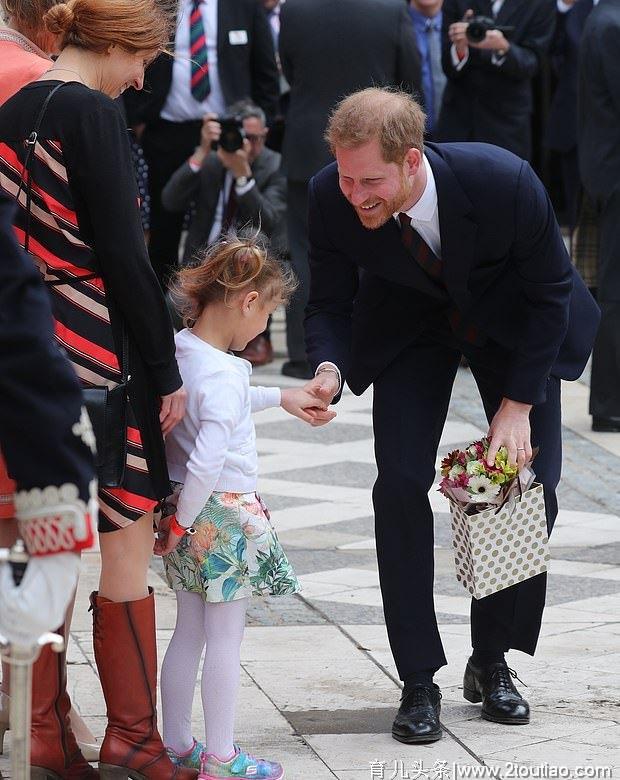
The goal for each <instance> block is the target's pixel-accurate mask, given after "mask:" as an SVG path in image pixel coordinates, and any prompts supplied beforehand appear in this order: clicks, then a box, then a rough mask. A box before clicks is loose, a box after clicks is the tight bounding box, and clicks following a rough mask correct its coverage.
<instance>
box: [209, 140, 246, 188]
mask: <svg viewBox="0 0 620 780" xmlns="http://www.w3.org/2000/svg"><path fill="white" fill-rule="evenodd" d="M250 148H251V146H250V142H249V141H248V139H247V138H245V139H244V140H243V147H242V148H241V149H237V151H236V152H225V151H224V149H222V147H221V146H220V148H219V149H218V150H217V156H218V157H219V159H220V162H221V163H222V165H223V166H224V168H226V169H227V170H229V171H230V172H231V173H232V175H233V177H234V178H235V179H238V178H239V176H247V177H248V178H249V177H250V176H251V175H252V169H251V168H250V161H249V158H248V154H249V152H250Z"/></svg>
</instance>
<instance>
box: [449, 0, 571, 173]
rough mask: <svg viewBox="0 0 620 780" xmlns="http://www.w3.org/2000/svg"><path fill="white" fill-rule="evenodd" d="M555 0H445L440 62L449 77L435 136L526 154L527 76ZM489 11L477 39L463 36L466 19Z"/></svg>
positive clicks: (549, 29)
mask: <svg viewBox="0 0 620 780" xmlns="http://www.w3.org/2000/svg"><path fill="white" fill-rule="evenodd" d="M555 3H556V0H495V1H494V2H491V0H475V1H474V2H472V1H471V0H445V2H444V6H443V32H444V42H443V67H444V71H445V73H446V76H447V77H448V84H447V85H446V89H445V92H444V98H443V105H442V110H441V114H440V116H439V122H438V125H437V131H436V133H435V135H434V138H435V140H438V141H484V142H486V143H491V144H497V145H498V146H502V147H504V149H509V150H510V151H511V152H514V153H515V154H518V155H519V156H520V157H523V158H524V159H526V160H527V159H529V157H530V154H531V128H530V123H531V114H532V107H533V98H532V78H533V77H534V76H535V74H536V72H537V71H538V68H539V65H540V57H541V56H542V55H543V54H544V53H545V52H546V51H547V49H548V47H549V45H550V43H551V39H552V37H553V30H554V27H555ZM472 15H476V16H477V15H482V16H486V17H491V18H493V19H494V20H495V22H496V23H497V24H498V25H500V26H502V27H503V26H509V27H512V28H514V29H513V31H512V32H510V33H508V32H506V34H504V33H502V32H500V31H499V30H490V31H489V32H487V34H486V37H485V38H484V39H483V40H482V41H481V42H480V43H472V42H471V41H469V40H468V38H467V32H466V31H467V26H468V21H467V19H468V18H470V17H471V16H472Z"/></svg>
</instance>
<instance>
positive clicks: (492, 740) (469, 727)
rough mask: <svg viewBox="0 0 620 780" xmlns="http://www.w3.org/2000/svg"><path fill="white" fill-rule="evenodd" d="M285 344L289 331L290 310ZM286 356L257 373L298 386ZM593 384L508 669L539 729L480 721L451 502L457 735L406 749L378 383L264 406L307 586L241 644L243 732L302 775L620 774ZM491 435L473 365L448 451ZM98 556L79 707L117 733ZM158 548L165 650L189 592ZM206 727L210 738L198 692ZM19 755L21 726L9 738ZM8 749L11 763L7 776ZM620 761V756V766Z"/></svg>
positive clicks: (605, 505) (610, 556) (268, 443)
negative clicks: (391, 627)
mask: <svg viewBox="0 0 620 780" xmlns="http://www.w3.org/2000/svg"><path fill="white" fill-rule="evenodd" d="M275 330H276V333H275V339H276V343H277V344H278V345H281V343H282V333H281V331H282V323H281V321H278V322H276V325H275ZM280 365H281V360H279V361H277V362H276V363H274V364H272V365H271V366H268V367H266V368H264V369H260V370H258V371H256V372H255V381H257V382H260V383H262V384H294V380H288V381H287V380H286V379H284V378H282V377H281V376H280V375H279V367H280ZM587 392H588V389H587V385H586V383H585V380H583V381H582V382H577V383H572V384H570V385H565V387H564V401H563V411H564V422H565V430H564V464H565V465H564V476H563V480H562V483H561V486H560V490H559V494H560V504H561V511H560V516H559V518H558V521H557V524H556V528H555V531H554V534H553V536H552V542H551V549H552V555H553V560H552V565H551V575H550V581H549V591H548V606H547V609H546V612H545V620H544V625H543V631H542V638H541V641H540V644H539V649H538V651H537V653H536V656H535V657H534V658H530V657H529V656H526V655H524V654H522V653H519V652H514V651H513V652H512V653H511V654H510V655H509V664H510V666H512V667H513V668H515V669H516V670H517V671H518V673H519V677H520V678H521V679H522V680H523V681H524V683H525V684H527V686H528V687H527V688H525V687H523V686H521V688H522V690H523V692H524V694H525V695H526V697H527V698H528V699H529V700H530V703H531V704H532V708H533V715H532V720H531V723H530V724H529V725H527V726H520V727H512V728H510V727H506V726H500V725H497V724H492V723H488V722H486V721H483V720H481V719H480V717H479V706H477V705H471V704H468V703H467V702H465V700H464V699H463V698H462V690H461V680H462V673H463V668H464V664H465V662H466V659H467V656H468V652H469V625H468V613H469V597H468V596H467V594H466V592H465V590H464V589H463V588H462V586H461V585H460V584H459V583H458V582H457V581H456V579H455V576H454V564H453V558H452V551H451V537H450V522H449V515H448V513H447V511H446V510H447V507H446V503H445V500H444V499H443V498H442V497H441V496H440V495H439V494H437V492H436V491H432V492H431V494H430V497H431V502H432V505H433V508H434V510H435V513H436V515H435V516H436V538H435V546H436V547H435V560H436V578H435V593H436V598H435V600H436V609H437V612H438V616H439V622H440V630H441V634H442V637H443V640H444V645H445V649H446V653H447V656H448V661H449V663H448V665H447V666H446V667H444V668H443V669H442V670H441V671H440V672H439V673H438V675H437V681H438V683H439V684H440V685H441V687H442V691H443V709H442V721H443V725H444V729H445V733H444V738H443V739H442V740H441V741H440V742H438V743H435V744H434V745H432V746H416V747H413V746H405V745H402V744H400V743H398V742H395V741H394V740H393V739H392V738H391V736H390V725H391V720H392V718H393V715H394V712H395V707H396V704H397V701H398V697H399V687H398V681H397V677H396V672H395V668H394V664H393V661H392V658H391V655H390V652H389V649H388V644H387V637H386V633H385V628H384V625H383V620H382V610H381V600H380V593H379V588H378V577H377V567H376V559H375V550H374V539H373V519H372V511H371V499H370V489H371V486H372V483H373V480H374V475H375V466H374V460H373V449H372V428H371V416H370V409H371V404H372V397H371V393H370V392H368V393H366V394H365V395H364V396H362V397H360V398H357V397H355V396H353V395H351V394H350V393H348V392H345V394H344V396H343V399H342V402H341V403H340V404H339V405H338V407H337V411H338V417H337V418H336V420H335V421H334V422H333V423H331V424H330V425H329V426H327V427H326V428H323V429H321V430H313V429H311V428H308V427H305V426H304V425H303V424H302V423H300V422H299V421H296V420H293V419H292V418H288V417H287V416H286V415H285V414H284V412H282V411H281V410H269V411H266V412H263V413H261V414H259V415H257V417H256V427H257V433H258V440H259V449H260V455H261V461H260V467H261V480H260V486H261V492H262V493H263V496H264V498H265V499H266V501H267V503H268V504H269V505H270V507H271V509H272V510H273V520H274V523H275V525H276V527H277V529H278V533H279V535H280V539H281V541H282V542H283V543H284V545H285V547H286V549H287V551H288V554H289V557H290V559H291V561H292V562H293V563H294V565H295V567H296V570H297V573H298V575H299V576H300V579H301V581H302V583H303V587H304V590H303V593H302V594H301V595H300V596H297V597H292V598H287V599H279V600H278V599H267V600H265V601H263V602H256V603H254V604H253V605H252V607H251V610H250V617H249V626H248V629H247V633H246V638H245V641H244V645H243V651H242V665H243V670H242V685H241V693H240V706H239V713H238V735H237V738H238V740H239V742H240V743H241V744H243V745H245V746H247V747H248V748H251V749H252V750H253V751H255V752H256V753H257V754H260V755H265V756H267V757H273V758H277V759H278V760H280V761H282V763H283V764H284V766H285V769H286V778H287V780H327V778H341V779H342V780H372V778H380V779H381V780H401V779H404V778H411V779H413V778H416V780H417V779H418V778H427V780H435V779H436V780H453V779H454V780H456V778H459V777H463V778H465V777H487V776H489V777H493V776H495V777H497V776H500V775H501V776H502V777H507V778H510V777H549V778H553V777H560V778H563V777H569V776H571V777H576V778H579V777H603V778H606V777H612V776H614V770H615V776H616V777H618V776H619V770H620V749H619V744H620V726H619V721H620V709H619V707H618V690H619V683H620V621H619V612H618V607H619V606H620V477H619V472H620V435H615V434H608V435H595V434H592V433H591V432H590V431H589V430H588V425H589V417H587V414H586V411H587ZM484 432H485V422H484V418H483V415H482V410H481V406H480V403H479V400H478V396H477V393H476V391H475V388H474V384H473V381H472V378H471V375H470V374H469V373H468V371H467V370H463V369H462V370H460V371H459V375H458V378H457V382H456V386H455V389H454V395H453V399H452V403H451V407H450V414H449V419H448V423H447V425H446V428H445V431H444V434H443V436H442V441H441V453H444V452H445V451H447V449H448V448H454V447H457V446H460V445H464V444H466V443H468V442H469V441H471V440H472V439H473V438H475V437H478V436H480V435H482V434H483V433H484ZM86 558H87V565H86V571H85V573H84V575H83V577H82V581H81V585H80V592H79V597H78V608H77V609H76V616H75V618H74V624H73V631H72V643H71V648H70V661H71V665H70V669H69V678H70V684H71V690H72V695H73V697H74V700H75V702H76V704H77V706H78V707H79V709H80V711H81V712H82V713H83V715H84V716H85V717H86V719H87V721H88V722H89V724H90V725H91V727H92V728H93V729H94V731H95V733H96V734H98V735H101V734H102V733H103V730H104V727H105V717H104V715H105V706H104V702H103V699H102V697H101V693H100V690H99V686H98V680H97V678H96V674H95V671H94V664H93V653H92V641H91V638H90V631H89V628H90V626H89V617H88V615H87V614H86V606H85V605H86V596H87V593H88V591H89V590H90V589H91V588H93V587H95V586H96V582H97V569H98V555H97V553H91V554H89V555H88V556H86ZM160 574H161V565H160V561H158V560H156V559H154V560H153V565H152V572H151V582H152V584H153V586H154V587H155V588H156V591H157V598H158V607H157V608H158V637H159V645H160V651H163V650H164V648H165V646H166V643H167V641H168V638H169V636H170V633H171V629H172V628H173V626H174V599H173V597H172V595H171V594H170V593H169V592H168V591H167V589H166V586H165V585H164V583H163V581H162V579H161V576H160ZM194 720H195V723H194V728H195V733H196V736H197V737H199V738H200V736H201V733H202V728H201V713H200V705H199V696H198V695H197V696H196V698H195V703H194ZM7 746H8V749H9V750H10V738H9V735H7ZM6 753H7V751H5V756H4V757H0V768H1V769H2V770H3V771H4V773H5V774H4V776H5V777H6V776H8V774H7V772H6V769H7V764H8V761H7V757H6ZM606 768H609V769H606Z"/></svg>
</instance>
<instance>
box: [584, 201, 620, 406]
mask: <svg viewBox="0 0 620 780" xmlns="http://www.w3.org/2000/svg"><path fill="white" fill-rule="evenodd" d="M597 302H598V304H599V306H600V307H601V324H600V327H599V330H598V335H597V337H596V342H595V344H594V352H593V355H592V379H591V383H590V414H591V415H592V416H594V417H604V418H608V419H614V420H618V421H620V189H618V190H616V191H615V192H614V193H613V194H612V195H611V196H610V197H609V198H607V200H606V201H604V202H603V203H602V204H600V216H599V261H598V280H597Z"/></svg>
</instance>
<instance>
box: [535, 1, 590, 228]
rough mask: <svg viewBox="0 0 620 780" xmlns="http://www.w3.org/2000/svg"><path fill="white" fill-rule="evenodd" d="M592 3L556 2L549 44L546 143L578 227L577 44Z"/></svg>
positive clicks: (572, 220)
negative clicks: (553, 80)
mask: <svg viewBox="0 0 620 780" xmlns="http://www.w3.org/2000/svg"><path fill="white" fill-rule="evenodd" d="M592 8H594V0H577V2H575V0H568V2H565V1H564V0H559V2H558V11H557V25H556V30H555V35H554V37H553V43H552V45H551V52H550V53H551V61H552V64H553V69H554V70H555V72H556V74H557V79H558V81H557V85H556V88H555V92H554V93H553V99H552V101H551V106H550V108H549V118H548V120H547V131H546V138H545V143H546V146H547V148H549V149H552V150H553V151H555V152H557V153H558V155H559V158H560V165H561V172H562V183H563V189H564V200H565V203H566V216H567V220H568V225H569V227H570V228H571V229H572V228H574V227H575V225H576V224H577V207H578V202H579V192H580V190H581V181H580V178H579V161H578V158H577V112H576V111H575V107H576V105H577V82H578V77H579V44H580V41H581V35H582V33H583V28H584V26H585V23H586V19H587V18H588V14H589V13H590V11H591V10H592Z"/></svg>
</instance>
